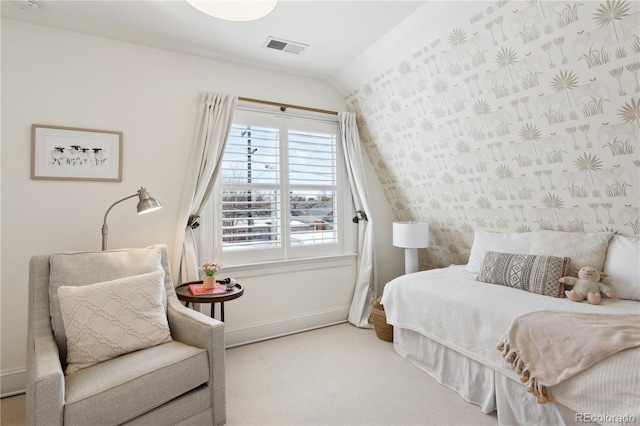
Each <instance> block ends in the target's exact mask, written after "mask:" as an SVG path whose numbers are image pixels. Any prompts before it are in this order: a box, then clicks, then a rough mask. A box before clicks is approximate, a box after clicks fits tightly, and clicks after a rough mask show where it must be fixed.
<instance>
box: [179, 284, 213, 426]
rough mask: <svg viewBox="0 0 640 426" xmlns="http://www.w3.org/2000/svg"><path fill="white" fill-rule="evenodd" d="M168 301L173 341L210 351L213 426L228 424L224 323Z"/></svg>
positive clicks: (208, 353) (208, 352) (180, 304)
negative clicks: (226, 422)
mask: <svg viewBox="0 0 640 426" xmlns="http://www.w3.org/2000/svg"><path fill="white" fill-rule="evenodd" d="M167 299H168V300H167V317H168V319H169V328H170V329H171V337H172V338H173V339H174V340H177V341H179V342H182V343H184V344H187V345H191V346H195V347H198V348H203V349H206V350H207V355H208V357H209V383H208V384H209V387H210V388H211V392H212V400H211V404H212V408H213V424H214V425H223V424H224V423H225V421H226V393H225V361H224V349H225V348H224V323H223V322H221V321H218V320H216V319H214V318H210V317H208V316H206V315H204V314H202V313H200V312H197V311H194V310H193V309H189V308H187V307H185V306H184V305H183V304H182V303H180V301H178V299H177V298H176V297H168V298H167Z"/></svg>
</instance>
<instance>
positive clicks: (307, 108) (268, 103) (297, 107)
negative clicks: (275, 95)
mask: <svg viewBox="0 0 640 426" xmlns="http://www.w3.org/2000/svg"><path fill="white" fill-rule="evenodd" d="M238 100H239V101H245V102H253V103H255V104H263V105H272V106H277V107H280V111H282V112H284V111H286V109H287V108H294V109H301V110H304V111H311V112H319V113H321V114H331V115H338V113H337V112H336V111H329V110H326V109H317V108H309V107H304V106H298V105H290V104H281V103H278V102H271V101H263V100H260V99H251V98H244V97H238Z"/></svg>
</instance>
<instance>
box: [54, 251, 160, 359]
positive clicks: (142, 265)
mask: <svg viewBox="0 0 640 426" xmlns="http://www.w3.org/2000/svg"><path fill="white" fill-rule="evenodd" d="M161 256H162V254H161V253H160V249H159V247H148V248H136V249H124V250H114V251H99V252H79V253H58V254H54V255H53V256H51V259H50V260H49V263H50V265H51V273H50V276H49V309H50V311H51V326H52V327H53V334H54V336H55V338H56V342H57V343H58V350H59V351H60V359H62V360H65V359H67V336H66V335H65V333H64V324H63V323H62V314H61V313H60V302H59V301H58V288H59V287H62V286H83V285H87V284H95V283H99V282H104V281H111V280H117V279H120V278H125V277H132V276H134V275H140V274H146V273H149V272H154V271H162V270H163V265H162V263H161ZM168 278H169V280H171V277H170V276H169V277H168ZM165 293H166V292H165Z"/></svg>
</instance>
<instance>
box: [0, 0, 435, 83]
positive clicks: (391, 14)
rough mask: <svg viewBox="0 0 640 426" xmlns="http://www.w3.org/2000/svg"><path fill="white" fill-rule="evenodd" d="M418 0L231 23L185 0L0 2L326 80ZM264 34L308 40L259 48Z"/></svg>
mask: <svg viewBox="0 0 640 426" xmlns="http://www.w3.org/2000/svg"><path fill="white" fill-rule="evenodd" d="M424 4H425V2H424V1H414V0H411V1H394V0H391V1H388V0H380V1H376V0H373V1H368V0H362V1H359V0H358V1H328V0H319V1H313V0H281V1H280V2H279V3H278V5H277V6H276V9H275V10H274V11H273V12H271V13H270V14H269V15H268V16H266V17H265V18H262V19H259V20H256V21H251V22H230V21H224V20H221V19H218V18H213V17H210V16H208V15H205V14H203V13H201V12H199V11H198V10H196V9H195V8H193V7H191V6H190V5H189V4H188V3H187V2H186V1H176V0H171V1H146V0H142V1H141V0H133V1H113V0H109V1H100V0H86V1H76V0H74V1H60V0H32V1H31V2H29V1H27V0H19V1H7V0H3V1H1V2H0V7H1V12H2V17H3V18H8V19H14V20H19V21H24V22H29V23H33V24H37V25H44V26H49V27H54V28H59V29H64V30H69V31H74V32H79V33H84V34H90V35H94V36H99V37H104V38H109V39H114V40H120V41H125V42H131V43H136V44H141V45H145V46H149V47H155V48H160V49H166V50H170V51H175V52H181V53H187V54H191V55H197V56H202V57H206V58H211V59H216V60H222V61H226V62H232V63H238V64H243V65H249V66H255V67H260V68H265V69H270V70H275V71H280V72H287V73H292V74H298V75H302V76H305V77H312V78H316V79H320V80H327V79H329V78H330V77H332V76H333V75H334V74H335V73H336V72H338V71H339V70H340V69H342V68H343V67H344V66H345V65H346V64H347V63H349V62H350V61H351V60H353V58H355V57H356V56H358V55H359V54H360V53H361V52H362V51H363V50H365V49H366V48H367V47H368V46H370V45H371V44H373V43H374V42H375V41H376V40H378V39H380V38H381V37H382V36H384V34H386V33H387V32H388V31H389V30H391V29H393V28H394V27H396V26H397V25H398V24H400V23H401V22H402V21H403V20H404V19H405V18H407V17H408V16H409V15H411V14H412V13H413V12H414V11H415V10H417V9H418V8H420V7H421V6H423V5H424ZM269 37H274V38H276V39H282V40H286V41H292V42H296V43H300V44H304V45H308V47H306V48H305V50H304V52H303V53H301V54H299V55H295V54H291V53H287V52H280V51H276V50H273V49H265V48H264V45H265V44H266V43H267V39H268V38H269Z"/></svg>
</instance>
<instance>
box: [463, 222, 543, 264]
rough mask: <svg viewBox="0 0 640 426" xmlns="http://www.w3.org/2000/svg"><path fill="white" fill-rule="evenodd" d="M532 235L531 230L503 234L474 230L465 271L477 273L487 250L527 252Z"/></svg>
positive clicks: (515, 252)
mask: <svg viewBox="0 0 640 426" xmlns="http://www.w3.org/2000/svg"><path fill="white" fill-rule="evenodd" d="M532 235H533V232H522V233H513V234H505V233H501V232H487V231H476V232H475V234H474V236H473V245H472V246H471V254H469V262H468V263H467V267H466V270H467V272H472V273H474V274H477V273H479V272H480V267H481V266H482V261H483V260H484V256H485V254H486V253H487V252H488V251H497V252H502V253H513V254H529V250H530V248H531V236H532Z"/></svg>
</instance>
